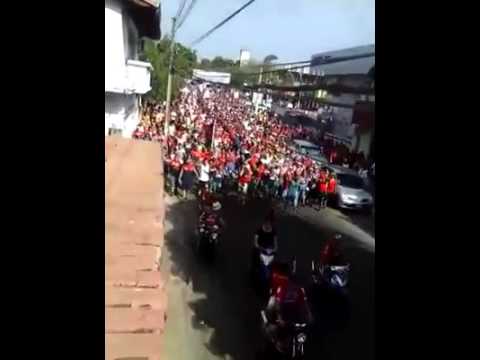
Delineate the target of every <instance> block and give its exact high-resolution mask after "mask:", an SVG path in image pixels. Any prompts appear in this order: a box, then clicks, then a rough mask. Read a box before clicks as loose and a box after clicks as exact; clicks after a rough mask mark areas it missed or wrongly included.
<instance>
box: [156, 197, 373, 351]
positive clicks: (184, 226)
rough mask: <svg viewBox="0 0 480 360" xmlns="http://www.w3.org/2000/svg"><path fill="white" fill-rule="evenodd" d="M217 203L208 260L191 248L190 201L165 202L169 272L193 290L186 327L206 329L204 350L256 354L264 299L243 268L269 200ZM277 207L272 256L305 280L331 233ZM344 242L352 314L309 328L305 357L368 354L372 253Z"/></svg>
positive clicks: (193, 223) (193, 219) (246, 266)
mask: <svg viewBox="0 0 480 360" xmlns="http://www.w3.org/2000/svg"><path fill="white" fill-rule="evenodd" d="M222 204H223V209H222V211H223V215H224V218H225V220H226V222H227V228H226V230H225V232H224V234H223V236H222V241H221V244H220V246H219V248H218V257H217V259H216V262H215V263H214V264H206V263H205V262H203V261H201V258H199V257H198V255H197V254H196V253H195V251H194V247H193V241H194V239H195V226H196V221H197V216H198V207H197V204H196V200H186V201H182V202H175V203H173V204H170V205H169V206H168V208H167V214H166V218H167V221H168V223H169V224H170V228H169V229H167V232H166V235H165V246H166V249H167V252H166V254H167V256H169V262H170V263H171V269H170V271H171V273H172V275H174V276H178V277H179V278H180V279H181V280H182V281H183V282H184V283H185V284H187V285H188V286H191V288H192V290H193V292H194V294H196V295H198V296H195V298H194V299H188V300H187V302H188V307H189V308H190V309H191V310H192V311H193V318H192V320H191V321H192V323H191V326H192V328H194V329H198V330H199V331H202V330H205V329H207V330H208V331H209V332H210V333H211V336H210V337H209V340H208V342H207V343H206V344H205V345H204V346H205V348H206V349H207V351H208V352H209V353H210V354H212V355H213V356H216V357H219V358H228V359H232V360H252V359H263V358H264V357H263V356H262V355H261V353H260V349H261V347H262V344H263V338H262V335H261V332H260V315H259V313H260V310H261V309H262V308H263V306H264V300H263V299H261V298H260V297H258V296H257V295H256V294H255V292H254V291H253V289H252V288H251V286H250V282H249V277H248V269H249V261H250V251H251V248H252V244H253V235H254V233H255V231H256V229H257V228H258V227H259V226H260V224H261V222H262V220H263V218H264V217H265V215H266V214H267V213H268V211H269V209H270V208H271V206H272V204H270V203H269V202H268V201H262V200H252V201H250V202H249V203H247V205H245V206H240V205H239V203H238V201H237V200H236V199H235V198H229V197H225V198H224V199H223V200H222ZM276 214H277V215H276V226H277V230H278V234H279V256H280V257H283V258H286V257H287V256H291V255H294V256H295V257H296V258H297V272H298V280H299V281H300V283H301V284H302V285H304V286H308V285H309V284H310V264H311V260H313V259H314V258H316V257H317V256H318V254H319V253H320V248H321V246H322V244H323V242H324V241H325V240H326V239H327V238H328V237H329V236H331V235H332V232H331V231H330V230H325V229H322V228H320V227H319V226H316V225H315V224H312V223H311V222H306V221H304V220H303V219H302V218H301V217H299V216H295V215H292V214H291V213H289V212H288V211H282V210H280V209H278V208H277V210H276ZM345 242H346V243H345V245H346V246H345V252H346V254H345V255H346V256H347V258H348V259H349V261H350V262H351V264H352V272H351V296H350V298H351V301H350V303H351V309H350V310H351V311H350V313H351V316H350V318H349V319H348V321H347V322H346V323H344V324H342V325H341V326H339V327H337V328H335V329H334V330H332V331H323V332H322V333H321V335H320V334H317V335H315V334H314V335H313V337H312V338H311V339H310V341H309V343H308V346H309V351H308V352H309V354H310V356H311V358H312V359H320V358H321V359H333V358H335V359H351V358H353V357H360V358H365V359H369V358H373V343H374V339H373V321H374V306H373V292H374V252H372V251H368V250H366V249H364V248H362V247H359V246H356V245H355V242H356V240H355V239H350V238H346V239H345ZM169 321H175V320H174V319H169ZM167 326H168V323H167ZM189 344H190V343H189V339H185V346H189Z"/></svg>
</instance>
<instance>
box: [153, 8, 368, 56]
mask: <svg viewBox="0 0 480 360" xmlns="http://www.w3.org/2000/svg"><path fill="white" fill-rule="evenodd" d="M190 1H191V0H187V4H189V3H190ZM180 2H181V0H161V7H162V25H161V26H162V34H170V31H171V18H172V17H173V16H174V15H175V14H176V12H177V9H178V5H179V3H180ZM247 2H248V0H197V2H196V4H195V6H194V8H193V10H192V11H191V13H190V16H189V17H188V18H187V20H186V21H185V23H184V24H183V25H182V27H181V28H180V29H179V30H178V32H177V35H176V40H177V41H179V42H180V43H182V44H183V45H186V46H190V45H191V43H192V42H193V41H194V40H196V39H197V38H198V37H199V36H201V35H203V34H204V33H205V32H207V31H208V30H210V29H211V28H212V27H213V26H215V25H217V24H218V23H219V22H220V21H222V20H223V19H225V18H226V17H227V16H229V15H230V14H231V13H233V12H234V11H235V10H237V9H238V8H240V7H241V6H242V5H243V4H245V3H247ZM374 43H375V0H256V1H255V2H253V3H252V4H251V5H250V6H248V7H247V8H245V9H244V10H243V11H242V12H240V13H239V14H238V15H237V16H235V17H234V18H233V19H231V20H230V21H229V22H227V23H226V24H225V25H223V26H222V27H221V28H219V29H218V30H216V31H215V32H214V33H212V34H211V35H210V36H209V37H208V38H206V39H205V40H203V41H202V42H200V43H199V44H198V45H196V46H195V47H194V49H195V50H196V51H197V54H198V55H199V58H205V57H206V58H213V57H215V56H222V57H228V58H231V59H234V60H236V59H238V57H239V54H240V49H247V50H249V51H250V53H251V57H252V58H254V59H257V60H263V58H264V57H265V56H267V55H269V54H274V55H276V56H277V57H278V61H281V62H285V61H302V60H309V59H310V57H311V56H312V55H313V54H316V53H320V52H323V51H331V50H340V49H344V48H348V47H354V46H359V45H367V44H374Z"/></svg>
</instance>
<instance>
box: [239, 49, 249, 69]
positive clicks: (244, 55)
mask: <svg viewBox="0 0 480 360" xmlns="http://www.w3.org/2000/svg"><path fill="white" fill-rule="evenodd" d="M239 60H240V66H245V65H248V63H249V62H250V51H248V50H245V49H241V50H240V59H239Z"/></svg>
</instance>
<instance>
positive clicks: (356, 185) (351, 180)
mask: <svg viewBox="0 0 480 360" xmlns="http://www.w3.org/2000/svg"><path fill="white" fill-rule="evenodd" d="M337 177H338V180H339V183H340V185H342V186H345V187H348V188H352V189H362V188H363V187H364V183H363V179H362V178H361V177H359V176H356V175H350V174H337Z"/></svg>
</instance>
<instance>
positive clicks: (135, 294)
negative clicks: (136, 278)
mask: <svg viewBox="0 0 480 360" xmlns="http://www.w3.org/2000/svg"><path fill="white" fill-rule="evenodd" d="M105 306H108V307H115V306H117V307H120V306H129V307H132V308H143V307H150V308H151V309H153V310H164V311H165V310H166V308H167V294H166V291H165V289H139V288H115V287H105Z"/></svg>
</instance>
